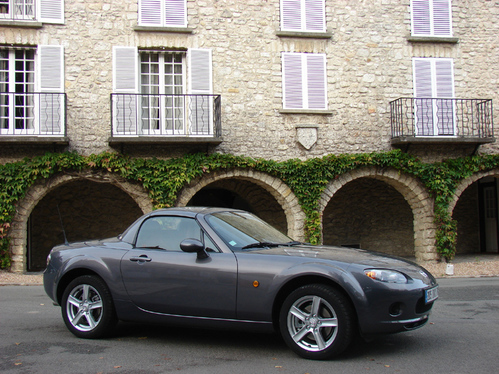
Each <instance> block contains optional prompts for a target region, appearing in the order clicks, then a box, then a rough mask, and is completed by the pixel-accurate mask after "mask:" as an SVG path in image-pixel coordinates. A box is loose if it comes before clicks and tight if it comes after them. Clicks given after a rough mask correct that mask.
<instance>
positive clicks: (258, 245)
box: [241, 242, 280, 249]
mask: <svg viewBox="0 0 499 374" xmlns="http://www.w3.org/2000/svg"><path fill="white" fill-rule="evenodd" d="M278 246H280V244H278V243H270V242H255V243H251V244H248V245H245V246H244V247H243V248H241V249H249V248H266V247H278Z"/></svg>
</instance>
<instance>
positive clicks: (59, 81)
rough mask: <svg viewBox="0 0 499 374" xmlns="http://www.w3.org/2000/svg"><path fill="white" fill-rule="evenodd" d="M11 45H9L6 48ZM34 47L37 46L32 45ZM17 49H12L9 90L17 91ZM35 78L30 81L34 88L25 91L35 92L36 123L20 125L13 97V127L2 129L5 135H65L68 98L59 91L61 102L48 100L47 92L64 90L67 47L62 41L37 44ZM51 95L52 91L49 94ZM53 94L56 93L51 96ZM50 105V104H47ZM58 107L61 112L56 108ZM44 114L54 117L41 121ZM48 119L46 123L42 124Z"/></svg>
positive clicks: (33, 121)
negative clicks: (19, 127) (64, 98)
mask: <svg viewBox="0 0 499 374" xmlns="http://www.w3.org/2000/svg"><path fill="white" fill-rule="evenodd" d="M6 49H9V48H6ZM30 49H32V48H30ZM32 50H33V49H32ZM15 52H16V50H15V49H9V72H8V74H9V79H8V81H9V93H10V94H15V85H16V71H15V64H14V63H13V62H15V57H14V56H15ZM33 65H34V66H33V71H32V73H33V74H34V77H33V82H31V83H30V86H31V88H32V89H31V90H30V91H29V92H25V93H24V95H26V98H28V97H29V93H33V95H31V100H32V106H31V108H32V109H31V110H32V113H31V115H32V123H31V124H32V126H31V127H28V128H23V129H16V128H15V127H16V123H15V118H16V117H15V109H14V105H15V103H14V102H13V100H12V98H13V96H12V95H11V96H10V99H9V100H10V102H9V107H10V108H9V119H8V123H9V127H8V128H7V129H0V134H2V135H30V134H33V135H40V136H61V135H64V123H65V117H64V116H65V106H64V100H62V99H61V96H60V95H58V96H57V98H56V99H54V100H60V101H59V105H56V106H54V105H50V104H53V100H49V101H45V100H44V97H45V96H46V95H43V94H44V93H50V94H54V93H56V94H58V93H61V94H62V93H64V49H63V47H62V46H60V45H39V46H38V48H36V50H35V53H34V59H33ZM49 96H51V95H49ZM51 97H52V96H51ZM46 105H47V106H46ZM54 109H56V110H57V112H53V110H54ZM42 116H47V118H49V119H52V121H45V122H43V121H41V120H42ZM41 123H44V124H45V125H44V126H41Z"/></svg>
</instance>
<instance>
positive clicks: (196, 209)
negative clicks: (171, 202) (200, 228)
mask: <svg viewBox="0 0 499 374" xmlns="http://www.w3.org/2000/svg"><path fill="white" fill-rule="evenodd" d="M217 212H241V210H240V209H233V208H220V207H204V206H186V207H172V208H162V209H157V210H153V211H152V212H151V213H149V214H148V216H149V217H153V216H160V215H164V214H167V215H175V214H176V213H178V214H181V215H183V216H188V217H195V216H197V215H198V214H203V215H205V214H211V213H217Z"/></svg>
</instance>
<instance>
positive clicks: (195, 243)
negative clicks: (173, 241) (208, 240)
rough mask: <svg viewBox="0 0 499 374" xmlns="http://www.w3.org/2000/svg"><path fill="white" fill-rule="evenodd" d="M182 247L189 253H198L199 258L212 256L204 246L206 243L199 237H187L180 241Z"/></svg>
mask: <svg viewBox="0 0 499 374" xmlns="http://www.w3.org/2000/svg"><path fill="white" fill-rule="evenodd" d="M180 249H181V250H182V251H184V252H187V253H197V254H198V260H204V259H205V258H208V257H210V255H209V254H208V253H207V252H206V249H205V248H204V244H203V243H201V241H199V240H197V239H185V240H182V242H181V243H180Z"/></svg>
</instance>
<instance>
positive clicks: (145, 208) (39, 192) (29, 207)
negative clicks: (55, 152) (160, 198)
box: [9, 171, 153, 272]
mask: <svg viewBox="0 0 499 374" xmlns="http://www.w3.org/2000/svg"><path fill="white" fill-rule="evenodd" d="M78 180H88V181H93V182H99V183H107V184H111V185H114V186H116V187H118V188H119V189H120V190H122V191H123V192H125V193H126V194H127V195H129V196H130V197H131V199H132V200H133V201H134V202H135V203H136V204H137V206H138V207H139V209H140V210H141V211H142V212H143V213H147V212H150V211H151V210H152V209H153V206H152V203H151V200H150V199H149V197H148V194H147V192H146V191H145V190H144V189H143V187H142V186H140V185H139V184H137V183H133V182H130V181H127V180H125V179H124V178H121V177H119V176H117V175H114V174H110V173H107V172H95V171H86V172H75V173H71V174H60V175H57V176H54V177H52V178H49V179H44V180H40V181H37V182H36V183H35V184H34V185H33V186H31V187H30V188H29V189H28V191H27V192H26V195H25V197H24V198H23V199H22V200H20V201H19V202H18V203H17V206H16V211H15V214H14V217H13V219H12V226H11V230H10V235H9V237H10V239H11V241H10V250H11V253H12V266H11V271H14V272H21V271H25V270H26V261H25V258H26V249H27V228H28V219H29V217H30V215H31V213H32V212H33V210H34V209H35V207H36V206H37V204H39V203H40V201H41V200H42V199H43V198H44V197H45V196H47V194H49V193H50V192H52V191H54V190H56V189H57V188H59V187H62V186H63V185H65V184H68V183H71V182H76V181H78Z"/></svg>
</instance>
